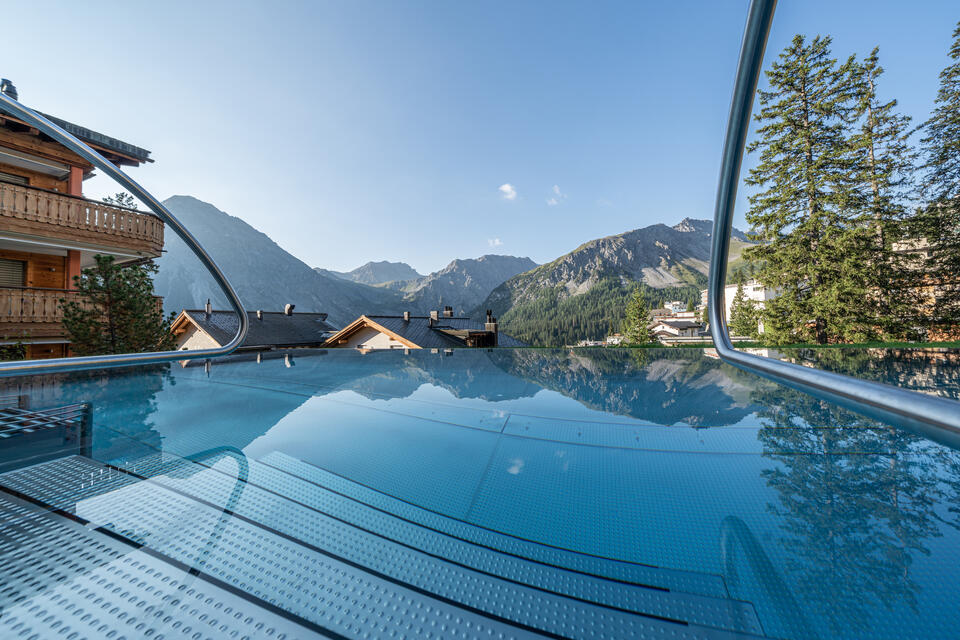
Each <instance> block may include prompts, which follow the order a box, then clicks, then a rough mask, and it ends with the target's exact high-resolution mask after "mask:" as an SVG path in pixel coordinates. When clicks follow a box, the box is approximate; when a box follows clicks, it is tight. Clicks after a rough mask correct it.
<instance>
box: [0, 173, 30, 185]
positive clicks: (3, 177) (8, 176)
mask: <svg viewBox="0 0 960 640" xmlns="http://www.w3.org/2000/svg"><path fill="white" fill-rule="evenodd" d="M0 182H12V183H13V184H22V185H23V186H27V185H28V184H30V181H29V180H27V179H26V178H25V177H23V176H18V175H14V174H12V173H4V172H3V171H0Z"/></svg>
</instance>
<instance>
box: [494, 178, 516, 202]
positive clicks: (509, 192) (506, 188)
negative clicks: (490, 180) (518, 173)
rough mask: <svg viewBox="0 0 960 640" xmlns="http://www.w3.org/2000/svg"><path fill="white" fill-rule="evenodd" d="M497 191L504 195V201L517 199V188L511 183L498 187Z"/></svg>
mask: <svg viewBox="0 0 960 640" xmlns="http://www.w3.org/2000/svg"><path fill="white" fill-rule="evenodd" d="M497 189H498V190H499V191H500V193H502V194H503V199H504V200H516V199H517V188H516V187H514V186H513V185H512V184H510V183H509V182H507V183H505V184H502V185H500V186H499V187H497Z"/></svg>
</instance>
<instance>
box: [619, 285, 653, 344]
mask: <svg viewBox="0 0 960 640" xmlns="http://www.w3.org/2000/svg"><path fill="white" fill-rule="evenodd" d="M649 324H650V307H649V305H648V304H647V297H646V295H644V293H643V290H642V289H641V288H640V287H636V288H634V290H633V295H632V296H631V297H630V301H629V302H628V303H627V317H626V319H625V320H624V321H623V331H622V333H623V337H624V339H625V340H626V341H627V342H628V343H629V344H650V343H651V342H654V340H655V338H654V337H653V334H652V333H651V332H650V328H649Z"/></svg>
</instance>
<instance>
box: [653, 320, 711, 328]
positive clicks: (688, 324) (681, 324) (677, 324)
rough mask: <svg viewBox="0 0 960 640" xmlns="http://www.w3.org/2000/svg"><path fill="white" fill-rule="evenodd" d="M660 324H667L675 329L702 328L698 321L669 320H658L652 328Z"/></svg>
mask: <svg viewBox="0 0 960 640" xmlns="http://www.w3.org/2000/svg"><path fill="white" fill-rule="evenodd" d="M658 324H665V325H667V326H668V327H673V328H674V329H693V328H694V327H700V326H702V325H701V324H700V323H699V322H697V321H696V320H686V319H680V320H671V319H669V318H658V319H657V320H655V321H654V322H653V323H652V326H656V325H658Z"/></svg>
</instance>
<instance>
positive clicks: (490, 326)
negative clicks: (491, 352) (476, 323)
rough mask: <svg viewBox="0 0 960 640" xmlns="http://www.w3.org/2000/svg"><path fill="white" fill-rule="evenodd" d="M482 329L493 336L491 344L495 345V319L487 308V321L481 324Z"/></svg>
mask: <svg viewBox="0 0 960 640" xmlns="http://www.w3.org/2000/svg"><path fill="white" fill-rule="evenodd" d="M483 329H484V331H486V332H487V333H489V334H491V335H492V337H493V346H497V319H496V318H494V317H493V314H492V313H491V312H490V310H489V309H488V310H487V322H486V324H484V325H483Z"/></svg>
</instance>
